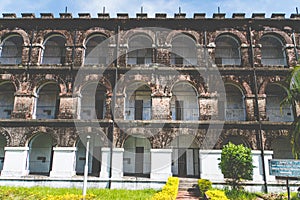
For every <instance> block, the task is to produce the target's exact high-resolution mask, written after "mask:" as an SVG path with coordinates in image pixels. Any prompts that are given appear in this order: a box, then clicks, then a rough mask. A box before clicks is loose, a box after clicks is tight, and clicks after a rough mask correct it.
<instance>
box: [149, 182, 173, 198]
mask: <svg viewBox="0 0 300 200" xmlns="http://www.w3.org/2000/svg"><path fill="white" fill-rule="evenodd" d="M178 185H179V179H178V178H177V177H169V178H168V181H167V183H166V185H165V186H164V187H163V188H162V191H160V192H158V193H156V194H154V196H153V197H152V200H175V199H176V197H177V194H178Z"/></svg>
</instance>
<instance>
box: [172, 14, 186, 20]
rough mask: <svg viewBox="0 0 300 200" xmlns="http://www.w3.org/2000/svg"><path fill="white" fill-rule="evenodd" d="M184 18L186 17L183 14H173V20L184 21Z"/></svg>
mask: <svg viewBox="0 0 300 200" xmlns="http://www.w3.org/2000/svg"><path fill="white" fill-rule="evenodd" d="M185 16H186V14H185V13H175V14H174V18H175V19H184V18H185Z"/></svg>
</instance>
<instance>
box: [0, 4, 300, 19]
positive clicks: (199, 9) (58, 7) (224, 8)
mask: <svg viewBox="0 0 300 200" xmlns="http://www.w3.org/2000/svg"><path fill="white" fill-rule="evenodd" d="M66 6H67V7H68V12H70V13H72V14H73V17H78V13H83V12H88V13H91V15H92V17H96V16H97V13H99V12H102V9H103V6H105V7H106V12H109V13H110V16H111V17H115V16H116V13H124V12H126V13H129V16H130V17H135V13H138V12H140V10H141V6H143V10H144V12H145V13H148V16H149V17H154V14H155V13H161V12H162V13H167V14H168V17H173V16H174V13H178V8H179V7H181V12H183V13H186V14H187V17H192V16H193V13H206V16H207V17H208V18H210V17H212V15H213V13H217V12H218V7H220V11H221V13H226V17H231V16H232V13H235V12H242V13H246V17H251V15H252V13H261V12H263V13H266V17H270V16H271V13H285V14H286V17H287V18H289V17H290V14H291V13H295V12H296V7H299V12H300V0H19V1H16V0H1V6H0V13H11V12H13V13H16V14H17V16H18V17H20V16H21V13H35V14H36V17H40V13H45V12H51V13H53V14H54V16H55V17H58V16H59V13H62V12H65V7H66Z"/></svg>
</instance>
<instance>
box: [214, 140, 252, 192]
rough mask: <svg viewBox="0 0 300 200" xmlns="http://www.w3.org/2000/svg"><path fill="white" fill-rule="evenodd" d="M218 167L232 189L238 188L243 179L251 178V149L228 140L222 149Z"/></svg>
mask: <svg viewBox="0 0 300 200" xmlns="http://www.w3.org/2000/svg"><path fill="white" fill-rule="evenodd" d="M219 168H220V169H221V171H222V174H223V175H224V178H226V181H227V183H228V184H229V185H230V186H232V188H233V189H240V188H241V182H242V181H243V180H252V176H253V168H254V166H253V164H252V155H251V149H250V148H247V147H244V146H243V145H235V144H232V143H231V142H229V143H228V144H227V145H225V146H224V147H223V149H222V153H221V162H220V163H219Z"/></svg>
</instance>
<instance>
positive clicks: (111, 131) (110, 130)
mask: <svg viewBox="0 0 300 200" xmlns="http://www.w3.org/2000/svg"><path fill="white" fill-rule="evenodd" d="M115 32H116V34H115V41H116V48H115V55H116V56H115V60H114V65H115V86H114V90H113V98H114V99H113V103H112V104H111V109H110V112H111V120H112V123H109V128H108V134H109V135H108V139H109V141H110V143H109V145H110V147H109V148H110V159H109V160H110V164H109V181H108V188H109V189H110V188H111V178H112V157H113V152H112V150H113V140H114V128H115V117H114V109H115V106H116V89H117V84H118V58H119V33H120V26H118V27H117V29H116V30H115Z"/></svg>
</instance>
